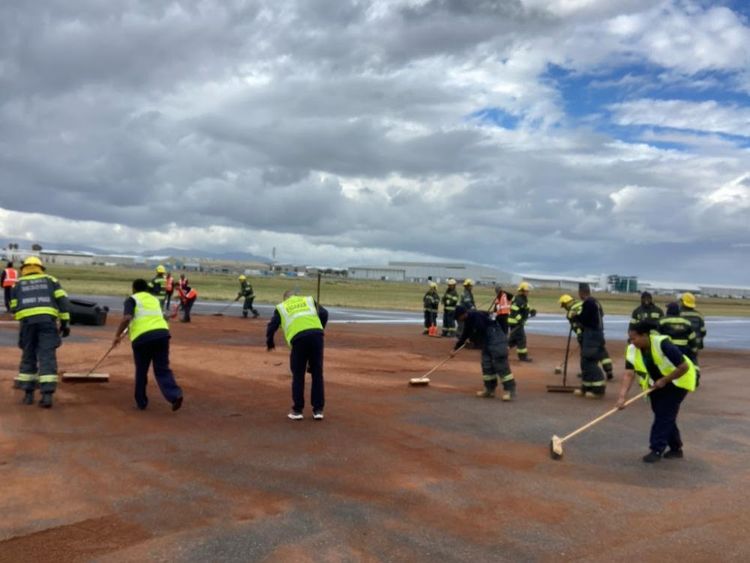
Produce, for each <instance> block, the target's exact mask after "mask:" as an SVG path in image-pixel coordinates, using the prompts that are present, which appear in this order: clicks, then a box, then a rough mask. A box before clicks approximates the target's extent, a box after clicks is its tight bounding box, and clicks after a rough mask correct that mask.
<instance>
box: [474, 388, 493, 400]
mask: <svg viewBox="0 0 750 563" xmlns="http://www.w3.org/2000/svg"><path fill="white" fill-rule="evenodd" d="M477 397H479V398H480V399H494V398H495V392H494V391H490V390H489V389H483V390H482V391H477Z"/></svg>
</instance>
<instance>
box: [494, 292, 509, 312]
mask: <svg viewBox="0 0 750 563" xmlns="http://www.w3.org/2000/svg"><path fill="white" fill-rule="evenodd" d="M495 314H496V315H509V314H510V302H509V301H508V294H507V293H505V292H504V291H502V292H500V295H499V296H498V297H497V299H495Z"/></svg>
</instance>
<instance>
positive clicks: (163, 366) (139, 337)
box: [112, 279, 182, 411]
mask: <svg viewBox="0 0 750 563" xmlns="http://www.w3.org/2000/svg"><path fill="white" fill-rule="evenodd" d="M125 329H128V334H129V335H130V341H131V343H132V347H133V360H134V361H135V404H136V405H137V406H138V408H139V409H141V410H145V409H146V407H147V406H148V397H147V396H146V383H147V377H148V368H149V366H150V365H151V364H152V363H153V364H154V378H155V379H156V383H157V385H158V386H159V390H161V394H162V395H163V396H164V398H165V399H166V400H167V401H168V402H169V403H171V404H172V410H173V411H176V410H177V409H179V408H180V407H181V406H182V389H180V386H179V385H177V382H176V381H175V379H174V374H173V373H172V370H171V369H170V367H169V339H170V335H169V325H168V324H167V321H166V320H165V319H164V314H163V312H162V308H161V305H160V304H159V300H158V299H157V298H156V297H155V296H154V295H152V294H151V292H150V288H149V284H148V283H147V282H146V280H143V279H137V280H135V281H134V282H133V295H131V296H130V297H128V298H127V299H126V300H125V308H124V310H123V314H122V321H120V325H119V326H118V327H117V331H116V332H115V338H114V341H113V342H112V345H113V346H117V345H118V344H119V343H120V340H122V337H123V336H124V334H125Z"/></svg>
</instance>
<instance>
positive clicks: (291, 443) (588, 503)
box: [0, 316, 750, 562]
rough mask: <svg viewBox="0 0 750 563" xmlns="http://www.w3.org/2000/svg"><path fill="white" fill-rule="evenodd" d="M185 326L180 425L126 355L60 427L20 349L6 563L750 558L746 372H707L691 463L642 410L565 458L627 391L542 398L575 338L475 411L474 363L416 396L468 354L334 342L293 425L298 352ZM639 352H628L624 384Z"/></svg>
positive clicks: (86, 331) (226, 324)
mask: <svg viewBox="0 0 750 563" xmlns="http://www.w3.org/2000/svg"><path fill="white" fill-rule="evenodd" d="M116 321H117V319H116V318H113V319H110V321H109V326H107V327H104V328H84V327H77V326H76V327H74V329H73V330H74V333H75V334H77V335H85V336H87V337H89V338H90V340H89V341H87V342H85V343H73V342H70V341H66V342H65V343H64V344H63V346H62V347H61V348H60V349H59V352H58V359H59V363H60V369H61V370H68V371H78V372H80V371H86V370H87V369H88V368H89V367H91V365H92V364H93V363H94V362H95V361H96V359H98V357H99V356H100V355H101V354H102V352H103V351H104V350H106V347H107V346H108V345H109V342H110V339H111V337H112V333H113V332H114V326H115V322H116ZM172 328H173V339H172V367H173V369H174V371H175V373H176V376H177V379H178V382H179V383H180V385H182V387H183V389H184V393H185V403H184V406H183V408H182V410H180V411H179V412H177V413H172V412H171V411H170V408H169V405H168V404H167V403H166V402H164V401H163V399H162V398H161V396H160V394H159V392H158V389H157V387H156V386H155V384H154V383H153V382H151V383H150V384H149V397H150V401H151V402H150V405H149V409H148V410H147V411H144V412H141V411H138V410H136V409H135V408H134V403H133V398H132V392H133V389H132V359H131V356H130V348H129V346H128V345H127V344H126V343H125V344H124V345H122V346H121V347H120V348H118V349H117V350H116V351H115V352H113V354H112V355H111V356H110V358H108V359H107V361H106V362H105V363H104V364H103V365H102V367H101V369H100V371H105V372H108V373H110V375H111V380H110V383H107V384H62V385H61V386H60V387H59V391H58V393H57V394H56V404H55V407H54V408H53V409H52V410H49V411H46V410H43V409H40V408H37V407H35V406H34V407H30V406H23V405H21V404H20V398H21V393H20V391H17V390H12V389H11V385H12V379H13V376H14V374H15V372H16V370H17V362H18V357H19V350H18V349H17V348H14V347H10V346H5V347H3V348H2V355H1V356H0V358H1V359H0V369H1V371H0V374H1V376H0V388H1V389H2V392H0V561H12V562H18V561H36V562H39V561H58V562H59V561H86V560H92V559H96V560H97V561H150V560H159V561H174V560H177V561H249V560H271V561H288V560H292V559H294V560H298V561H420V560H427V559H433V558H437V559H438V560H443V561H466V560H470V559H473V560H475V561H503V560H509V561H521V560H523V561H536V560H547V561H552V560H555V561H559V560H590V561H602V560H607V561H632V560H636V559H640V560H648V561H678V560H683V561H719V560H722V561H742V560H745V561H746V560H748V559H749V558H750V508H749V507H750V502H748V501H749V500H750V471H749V470H748V467H750V422H749V421H750V418H749V416H748V414H749V413H750V408H749V407H750V392H749V391H748V385H749V384H748V379H747V378H748V369H747V367H748V359H750V354H747V353H741V352H726V353H722V352H719V351H710V352H706V353H705V354H704V355H703V357H702V363H703V364H704V366H705V367H704V374H705V375H704V385H703V386H702V387H701V388H700V389H699V391H698V392H697V393H695V394H694V395H692V396H690V397H688V399H687V401H686V402H685V404H684V407H683V412H682V413H681V416H680V426H681V429H682V431H683V438H684V440H685V453H686V458H685V459H684V460H663V461H662V462H660V463H659V464H655V465H646V464H643V463H642V462H641V461H640V457H641V456H642V455H643V454H644V453H646V451H647V445H648V428H649V425H650V422H651V413H650V410H649V409H648V407H647V405H646V404H637V405H634V406H633V407H631V408H629V409H627V410H626V411H624V412H622V413H618V414H617V415H615V416H613V417H611V418H610V419H608V420H607V421H604V422H602V423H601V424H599V425H598V426H596V427H594V428H592V429H591V430H590V431H589V432H587V433H584V434H582V435H580V436H577V437H576V438H574V439H573V440H571V441H570V442H567V443H566V444H565V446H564V447H565V457H564V459H563V460H561V461H552V460H551V459H550V457H549V451H548V444H549V439H550V437H551V435H552V434H558V435H561V436H562V435H564V434H566V433H568V432H569V431H571V430H574V429H575V428H577V427H579V426H581V425H582V424H584V423H585V422H587V421H589V420H590V419H592V418H594V417H595V416H597V415H598V414H600V413H601V412H603V411H604V410H606V409H607V408H610V407H611V406H612V403H613V402H614V399H615V396H616V393H617V385H611V386H610V389H609V391H608V396H607V398H606V400H605V401H604V402H595V401H587V400H584V399H578V398H574V397H573V396H571V395H559V394H552V393H546V392H545V384H554V383H559V382H560V376H555V375H553V369H554V366H556V365H557V364H559V363H560V360H561V359H562V356H563V352H564V350H563V347H564V342H565V341H564V339H562V338H553V337H539V336H533V335H532V336H531V337H530V339H529V348H530V351H531V355H532V356H533V357H534V359H535V362H534V363H533V364H519V363H518V362H516V361H513V362H512V367H513V370H514V373H515V375H516V377H517V380H518V382H519V383H518V386H519V394H518V400H517V401H516V402H514V403H510V404H506V403H502V402H501V401H499V400H487V399H477V398H475V397H474V392H475V391H476V390H478V389H479V388H480V386H481V377H480V370H479V360H478V355H479V352H478V351H476V350H465V351H462V352H461V353H460V354H459V355H458V356H457V357H456V358H455V359H454V360H452V361H450V362H448V363H446V365H445V366H443V367H442V368H441V369H440V370H438V371H437V372H436V373H435V374H433V376H432V383H431V384H430V386H428V387H417V388H412V387H409V386H408V385H407V382H408V380H409V378H411V377H416V376H419V375H422V374H423V373H424V372H426V371H428V370H429V369H430V368H431V367H432V366H433V365H435V364H436V363H437V362H439V361H440V360H442V359H443V358H444V357H445V355H446V354H447V352H448V350H449V349H450V347H451V346H452V344H453V341H452V340H450V341H449V340H448V339H440V338H429V337H424V336H421V335H420V334H419V333H420V331H421V328H420V327H416V326H415V327H406V326H397V327H393V326H382V325H381V326H375V325H351V324H332V325H330V326H329V328H328V330H327V336H326V346H327V347H326V363H325V376H326V395H327V397H326V398H327V408H326V419H325V420H324V421H322V422H315V421H313V420H312V419H311V418H310V416H309V415H310V413H309V410H307V411H306V413H305V414H306V418H305V420H303V421H300V422H292V421H289V420H287V419H286V413H287V411H288V408H289V406H290V396H289V395H290V389H289V387H290V385H289V383H290V377H289V375H288V353H287V350H286V348H285V347H284V345H283V341H282V338H281V336H280V335H278V334H277V349H276V351H275V352H273V353H268V352H266V351H265V347H264V331H265V322H264V321H263V320H255V321H254V320H242V319H239V318H233V317H210V316H197V317H195V318H194V322H193V323H192V324H190V325H186V324H178V323H174V324H173V327H172ZM709 328H710V327H709ZM14 330H15V328H14V327H13V326H12V325H2V326H0V331H9V332H10V331H14ZM622 346H623V344H622V342H617V343H610V352H611V353H612V355H613V357H615V359H616V362H615V363H616V366H617V368H618V370H617V371H618V372H619V368H621V366H622V362H621V361H620V360H619V359H618V358H620V357H621V353H622ZM575 357H577V355H576V356H575ZM574 373H575V370H574ZM573 379H575V378H573ZM618 379H619V377H618ZM308 392H309V389H308ZM308 396H309V395H308Z"/></svg>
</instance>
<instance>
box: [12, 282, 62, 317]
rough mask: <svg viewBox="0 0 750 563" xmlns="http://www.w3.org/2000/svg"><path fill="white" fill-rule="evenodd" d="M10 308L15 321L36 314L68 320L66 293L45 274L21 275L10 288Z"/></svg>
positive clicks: (58, 283)
mask: <svg viewBox="0 0 750 563" xmlns="http://www.w3.org/2000/svg"><path fill="white" fill-rule="evenodd" d="M10 308H11V311H13V314H14V317H15V319H16V320H17V321H20V320H22V319H27V318H29V317H34V316H36V315H49V316H51V317H54V318H59V319H60V320H61V321H69V320H70V313H69V312H68V294H67V293H65V290H64V289H63V288H62V287H60V282H58V281H57V279H56V278H53V277H52V276H50V275H47V274H31V275H28V276H21V277H20V278H19V279H18V282H17V283H16V285H15V286H13V289H12V290H11V299H10Z"/></svg>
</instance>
